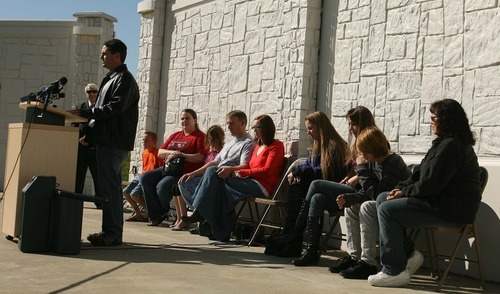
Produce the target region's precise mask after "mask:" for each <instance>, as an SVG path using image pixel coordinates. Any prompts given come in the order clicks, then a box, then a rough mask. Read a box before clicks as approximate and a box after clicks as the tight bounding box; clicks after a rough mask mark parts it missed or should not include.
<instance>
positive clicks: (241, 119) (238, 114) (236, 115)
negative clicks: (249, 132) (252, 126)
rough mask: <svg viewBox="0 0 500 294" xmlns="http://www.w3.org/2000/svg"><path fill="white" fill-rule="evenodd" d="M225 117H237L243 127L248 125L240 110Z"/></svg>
mask: <svg viewBox="0 0 500 294" xmlns="http://www.w3.org/2000/svg"><path fill="white" fill-rule="evenodd" d="M226 117H227V118H231V117H237V118H238V119H239V120H240V121H242V122H244V123H245V125H246V124H247V123H248V120H247V115H246V114H245V113H244V112H243V111H241V110H233V111H231V112H229V113H228V114H227V116H226Z"/></svg>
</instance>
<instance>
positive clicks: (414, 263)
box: [406, 250, 424, 277]
mask: <svg viewBox="0 0 500 294" xmlns="http://www.w3.org/2000/svg"><path fill="white" fill-rule="evenodd" d="M422 263H424V256H423V255H422V253H420V251H417V250H415V252H413V255H412V256H411V257H410V258H408V262H407V263H406V271H407V272H408V275H410V277H411V276H413V274H414V273H415V272H416V271H417V270H418V269H419V268H420V266H422Z"/></svg>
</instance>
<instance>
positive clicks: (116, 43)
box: [104, 39, 127, 63]
mask: <svg viewBox="0 0 500 294" xmlns="http://www.w3.org/2000/svg"><path fill="white" fill-rule="evenodd" d="M104 46H106V48H107V49H108V51H109V52H111V53H113V54H116V53H120V61H121V62H122V63H125V59H126V58H127V45H125V43H123V42H122V41H121V40H119V39H111V40H107V41H106V42H104Z"/></svg>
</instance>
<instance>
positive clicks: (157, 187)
mask: <svg viewBox="0 0 500 294" xmlns="http://www.w3.org/2000/svg"><path fill="white" fill-rule="evenodd" d="M179 178H180V177H177V176H165V177H163V167H160V168H157V169H154V170H150V171H147V172H145V173H144V174H143V175H142V177H141V182H140V183H141V186H142V190H143V191H144V200H145V201H146V207H147V208H148V216H149V219H150V220H152V221H155V220H158V219H159V218H160V217H161V216H162V215H164V214H165V213H167V212H168V211H169V210H170V201H171V200H172V197H173V194H172V186H173V185H175V184H177V181H178V180H179Z"/></svg>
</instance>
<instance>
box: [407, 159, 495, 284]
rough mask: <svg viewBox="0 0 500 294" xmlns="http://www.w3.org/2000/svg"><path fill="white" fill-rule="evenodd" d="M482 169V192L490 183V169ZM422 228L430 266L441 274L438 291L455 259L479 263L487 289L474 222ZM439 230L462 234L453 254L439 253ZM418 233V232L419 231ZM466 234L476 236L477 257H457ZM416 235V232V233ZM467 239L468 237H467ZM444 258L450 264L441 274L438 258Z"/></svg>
mask: <svg viewBox="0 0 500 294" xmlns="http://www.w3.org/2000/svg"><path fill="white" fill-rule="evenodd" d="M480 169H481V174H480V183H481V194H482V193H483V191H484V189H485V187H486V184H487V183H488V171H487V170H486V168H484V167H480ZM421 230H424V231H425V233H426V237H427V245H428V250H429V257H430V267H431V274H432V275H433V276H434V272H435V271H434V270H435V267H436V268H437V275H438V276H440V279H439V282H438V288H437V291H438V292H439V291H441V288H442V286H443V282H444V280H445V279H446V276H447V275H448V272H449V271H450V268H451V265H452V263H453V261H454V260H455V259H459V260H462V261H468V262H474V263H477V264H478V268H479V277H480V279H481V287H482V289H483V290H485V284H484V278H483V266H482V264H481V254H480V250H479V239H478V236H477V234H476V225H475V224H474V223H472V224H467V225H464V226H461V227H430V228H421ZM439 232H451V233H458V234H460V237H459V238H458V240H457V242H456V244H455V247H454V249H453V253H452V255H445V254H438V253H437V250H436V240H435V238H434V234H435V233H439ZM417 233H418V232H417ZM465 235H472V237H473V238H474V242H473V243H472V244H473V246H475V247H476V257H477V259H469V258H461V257H457V253H458V249H459V247H460V244H462V242H463V240H464V239H465ZM415 236H416V233H415ZM465 240H467V239H465ZM440 257H441V258H442V259H443V260H444V261H446V260H448V266H447V267H446V270H445V271H444V273H443V274H442V275H440V268H439V260H438V258H440Z"/></svg>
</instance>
